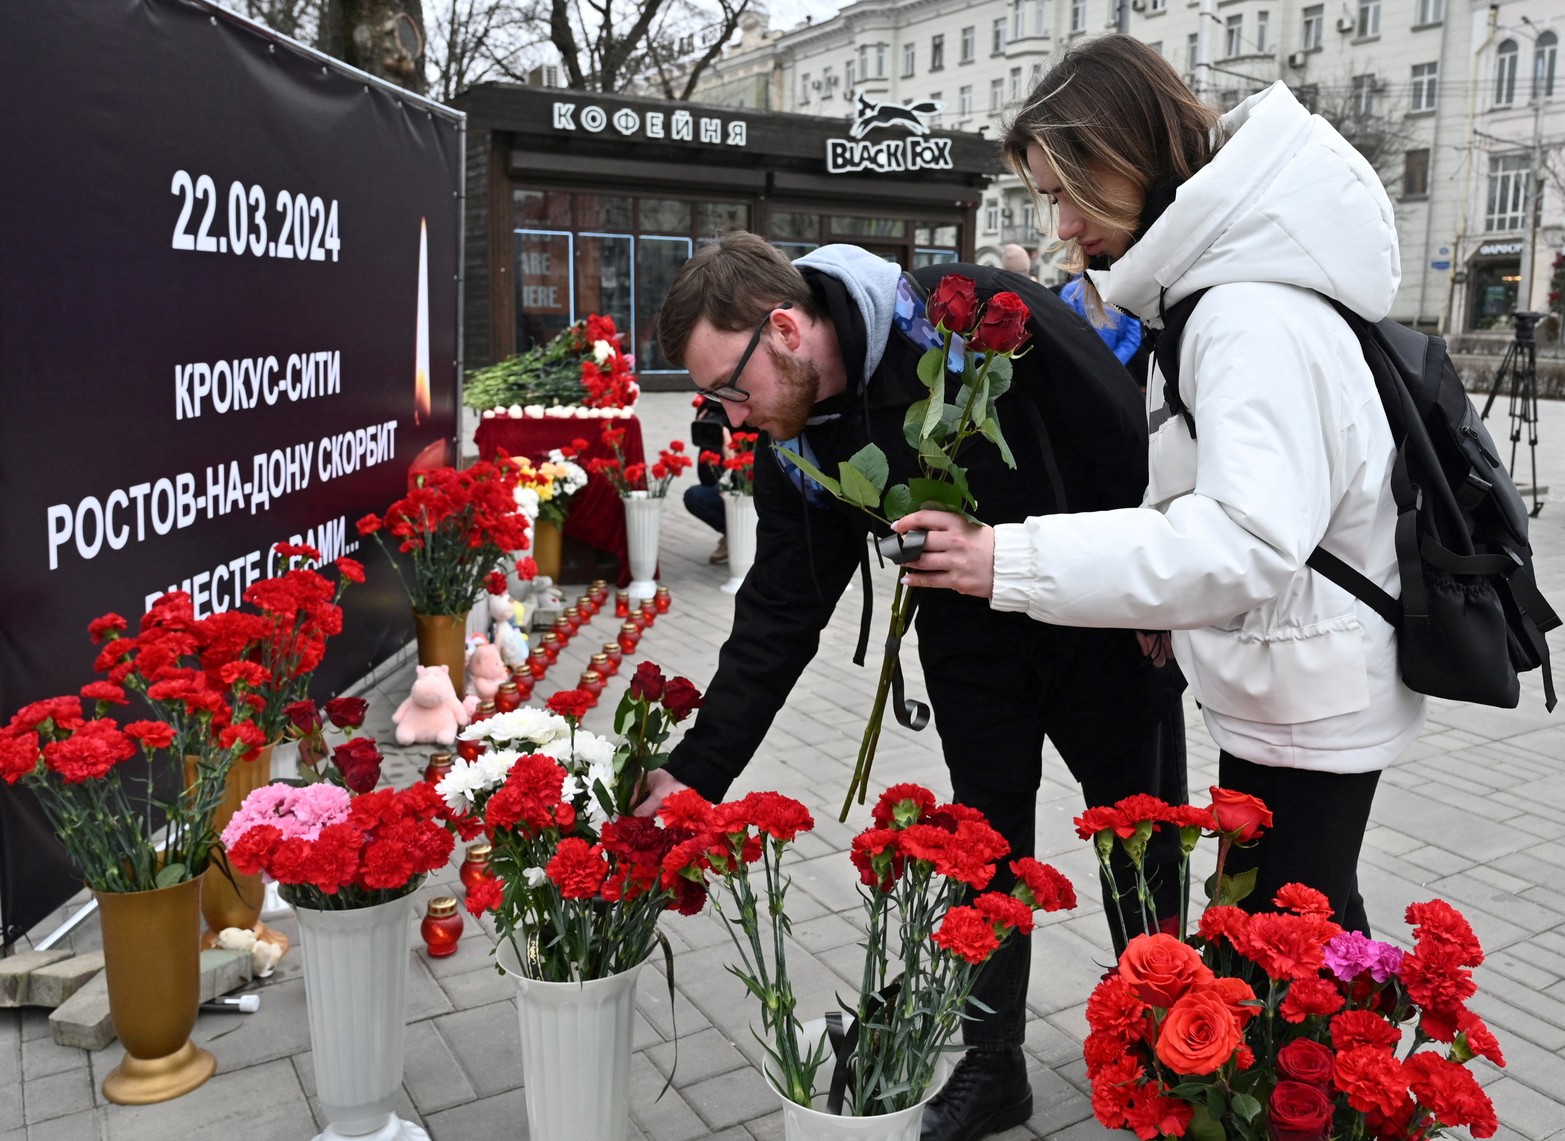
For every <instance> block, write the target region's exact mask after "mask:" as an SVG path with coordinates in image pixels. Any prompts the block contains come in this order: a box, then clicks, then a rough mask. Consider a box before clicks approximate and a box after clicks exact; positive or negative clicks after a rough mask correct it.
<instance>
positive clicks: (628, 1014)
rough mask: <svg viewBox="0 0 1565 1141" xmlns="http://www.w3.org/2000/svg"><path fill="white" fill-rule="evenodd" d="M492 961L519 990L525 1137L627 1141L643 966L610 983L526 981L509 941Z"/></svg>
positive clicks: (610, 979)
mask: <svg viewBox="0 0 1565 1141" xmlns="http://www.w3.org/2000/svg"><path fill="white" fill-rule="evenodd" d="M495 962H496V963H498V964H499V966H500V969H501V970H502V971H504V972H505V973H506V974H508V975H510V976H511V980H512V981H513V982H514V983H515V984H516V1010H517V1016H518V1020H519V1022H520V1023H521V1030H522V1084H523V1089H524V1091H525V1092H526V1095H527V1130H528V1132H527V1135H528V1136H529V1137H538V1138H544V1139H547V1141H625V1136H626V1134H627V1132H628V1131H629V1127H630V1047H631V1044H632V1042H633V1041H634V1039H635V1035H636V1027H635V1014H636V977H637V976H638V975H639V974H640V973H641V966H642V965H641V964H640V963H637V964H636V965H635V966H634V967H632V968H630V970H628V971H622V972H621V973H620V974H617V975H610V976H609V977H608V978H606V979H588V980H586V981H585V982H579V983H550V982H540V981H538V980H537V979H530V978H527V977H526V976H525V975H523V974H522V972H521V965H520V963H519V962H518V960H517V957H516V950H515V948H514V946H513V945H512V943H511V941H510V940H509V939H501V940H500V944H499V946H498V947H497V948H496V950H495Z"/></svg>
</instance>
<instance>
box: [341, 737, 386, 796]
mask: <svg viewBox="0 0 1565 1141" xmlns="http://www.w3.org/2000/svg"><path fill="white" fill-rule="evenodd" d="M331 762H332V764H334V765H336V766H337V771H338V772H339V773H341V774H342V783H343V784H345V785H347V786H348V788H349V789H351V790H352V791H354V792H359V793H364V792H369V791H370V790H371V789H372V788H374V787H375V786H376V785H377V784H379V783H380V762H381V756H380V750H379V749H377V748H376V747H375V742H374V741H373V740H371V739H370V738H368V737H355V738H354V739H353V740H351V741H347V742H344V743H343V744H341V745H338V746H337V747H336V748H335V749H333V750H332V752H331Z"/></svg>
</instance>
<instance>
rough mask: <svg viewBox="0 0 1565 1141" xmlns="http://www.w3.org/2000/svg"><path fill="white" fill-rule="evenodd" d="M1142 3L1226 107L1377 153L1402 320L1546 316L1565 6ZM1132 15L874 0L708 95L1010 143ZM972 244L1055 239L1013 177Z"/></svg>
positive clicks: (1145, 25)
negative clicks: (1077, 51)
mask: <svg viewBox="0 0 1565 1141" xmlns="http://www.w3.org/2000/svg"><path fill="white" fill-rule="evenodd" d="M1128 3H1129V11H1128V12H1126V13H1123V15H1125V16H1126V17H1127V23H1128V30H1129V32H1130V33H1131V34H1132V35H1135V36H1137V37H1139V38H1140V39H1142V40H1145V41H1146V42H1148V43H1150V44H1152V45H1153V46H1154V47H1156V48H1158V50H1160V51H1161V52H1162V53H1163V55H1164V57H1165V58H1167V59H1168V60H1169V61H1170V62H1171V63H1172V64H1173V65H1174V66H1175V67H1176V68H1177V69H1178V70H1179V71H1180V72H1181V74H1183V75H1184V76H1185V77H1186V80H1187V82H1189V83H1190V84H1191V86H1192V87H1193V88H1194V89H1195V90H1197V91H1198V92H1200V93H1201V94H1202V95H1203V97H1205V98H1206V99H1207V100H1208V101H1209V102H1211V103H1212V104H1213V105H1215V106H1218V107H1220V108H1224V109H1226V108H1228V107H1231V106H1233V105H1234V104H1236V103H1238V102H1239V101H1240V100H1242V99H1244V98H1245V97H1246V96H1248V95H1250V94H1252V93H1254V92H1256V91H1259V90H1262V89H1263V88H1265V87H1266V86H1268V85H1269V84H1271V83H1273V82H1275V81H1277V80H1279V79H1281V80H1283V81H1285V82H1286V83H1288V85H1289V86H1290V87H1291V88H1293V90H1294V91H1295V93H1296V94H1297V95H1298V96H1299V98H1300V99H1301V100H1303V101H1304V102H1305V103H1306V104H1307V105H1309V106H1311V107H1312V108H1314V109H1316V110H1318V111H1320V112H1321V113H1322V114H1324V115H1326V116H1327V117H1328V118H1330V119H1331V120H1332V121H1333V122H1334V123H1336V124H1337V125H1338V126H1339V128H1340V129H1341V130H1342V131H1343V132H1344V134H1346V135H1348V137H1349V138H1351V139H1353V140H1354V142H1355V144H1356V145H1358V146H1359V148H1360V149H1361V150H1362V151H1364V153H1365V154H1366V157H1368V158H1370V160H1371V162H1372V163H1373V164H1374V165H1375V168H1376V170H1377V172H1378V173H1379V174H1380V176H1381V178H1382V180H1383V181H1384V183H1385V185H1386V189H1387V192H1388V193H1389V194H1390V196H1391V199H1392V201H1393V203H1394V204H1395V206H1396V211H1397V227H1398V234H1399V238H1400V241H1401V248H1402V264H1403V281H1402V287H1401V289H1400V291H1399V293H1398V296H1397V301H1396V306H1395V309H1394V310H1393V314H1392V315H1393V316H1394V317H1396V318H1398V319H1399V320H1402V321H1405V322H1407V323H1409V324H1416V325H1418V326H1420V327H1423V328H1426V329H1437V328H1438V329H1442V330H1445V331H1448V332H1450V331H1456V332H1462V331H1469V330H1475V331H1480V332H1481V331H1484V330H1489V329H1494V328H1497V326H1498V325H1499V324H1503V323H1504V321H1503V320H1502V319H1501V316H1500V315H1502V314H1508V313H1509V312H1510V310H1511V309H1512V308H1514V307H1515V304H1516V299H1517V298H1518V297H1519V296H1520V297H1528V296H1530V299H1531V303H1532V304H1533V305H1535V306H1539V307H1541V306H1543V305H1544V303H1545V301H1546V297H1547V293H1548V277H1549V266H1550V265H1551V263H1552V260H1553V255H1554V251H1556V250H1558V249H1560V247H1561V243H1562V241H1565V206H1562V202H1561V199H1562V194H1561V183H1562V175H1565V162H1562V159H1561V146H1562V140H1565V75H1561V76H1559V77H1558V78H1556V63H1555V59H1556V54H1557V46H1558V42H1559V37H1560V36H1561V35H1565V6H1562V5H1561V4H1560V3H1559V0H1511V2H1508V3H1502V4H1498V5H1493V6H1490V5H1488V4H1482V3H1475V2H1474V0H1128ZM1119 5H1120V0H980V2H978V3H970V2H966V0H858V2H857V3H853V4H850V5H848V6H847V7H845V8H843V9H842V10H841V11H840V12H839V13H838V14H837V15H836V16H834V17H833V18H831V19H829V20H821V21H817V22H814V23H812V24H807V25H805V26H802V27H798V28H794V29H792V30H791V31H787V32H784V33H782V34H780V35H774V36H773V37H772V38H770V39H768V40H766V41H765V42H757V41H755V40H753V39H752V40H751V42H750V43H749V44H748V45H742V46H740V47H739V48H737V49H736V50H734V51H732V52H730V53H729V54H728V55H727V56H725V58H724V59H723V60H722V61H721V62H720V64H719V65H718V67H717V68H716V69H714V74H713V79H712V83H711V85H710V87H708V88H704V89H702V90H701V91H699V92H698V94H697V96H696V97H697V98H698V99H703V100H704V99H708V98H714V97H715V98H719V99H720V98H721V91H720V88H721V84H722V80H723V78H724V77H725V76H728V75H734V74H736V73H747V74H749V75H755V74H756V73H757V72H760V71H763V70H765V69H766V68H767V67H769V69H770V70H769V74H770V77H771V78H770V83H769V85H768V90H769V92H770V93H771V95H770V97H771V98H774V99H776V100H777V101H778V105H777V106H776V107H775V109H777V110H787V111H798V112H804V113H808V114H815V115H822V116H828V117H832V118H848V117H851V115H852V114H853V109H854V107H855V105H856V100H857V97H858V95H859V94H860V93H863V94H865V95H867V96H869V97H871V98H873V99H876V100H880V101H887V102H892V103H900V104H904V105H906V104H912V103H915V102H929V103H936V104H939V110H938V123H939V125H940V126H941V127H945V128H951V129H955V130H960V131H973V132H977V133H979V134H983V135H985V136H986V137H987V138H989V139H998V137H999V135H1000V132H1001V131H1002V130H1003V125H1004V122H1005V117H1006V113H1007V112H1008V111H1009V110H1011V109H1012V108H1013V107H1014V105H1015V104H1016V103H1017V102H1018V101H1019V100H1020V99H1021V98H1022V97H1023V96H1024V95H1025V94H1026V93H1027V92H1028V91H1030V90H1031V88H1032V87H1033V85H1034V84H1036V82H1037V81H1038V79H1039V78H1040V77H1041V76H1042V74H1043V71H1044V70H1045V68H1046V67H1047V66H1048V63H1049V60H1050V58H1051V56H1053V55H1054V53H1056V52H1057V51H1059V50H1062V49H1063V48H1064V47H1065V46H1067V45H1068V44H1070V43H1071V42H1073V41H1074V40H1075V39H1077V38H1079V37H1082V36H1088V35H1097V34H1101V33H1103V32H1106V31H1113V30H1114V29H1115V27H1116V26H1117V23H1118V21H1119V19H1120V18H1121V15H1122V13H1121V11H1120V7H1119ZM749 89H750V90H752V91H753V90H754V89H755V87H754V85H753V84H752V85H751V86H750V87H749ZM1535 90H1536V92H1537V93H1538V94H1537V98H1536V100H1535V99H1534V97H1533V93H1534V91H1535ZM1539 171H1542V174H1541V175H1540V174H1539V173H1538V172H1539ZM1540 187H1541V194H1540V193H1539V192H1538V190H1539V188H1540ZM1534 211H1536V213H1535V214H1534ZM1529 234H1530V235H1532V237H1531V238H1529ZM975 236H976V248H977V255H978V257H979V258H980V259H981V260H984V261H988V262H997V261H998V258H999V249H1000V247H1001V246H1002V245H1003V244H1005V243H1007V242H1017V243H1020V244H1022V245H1025V246H1028V247H1029V248H1032V249H1036V248H1037V247H1038V246H1039V245H1040V244H1041V243H1043V242H1044V239H1042V238H1041V237H1040V235H1039V231H1038V224H1037V219H1036V215H1035V212H1034V209H1033V205H1032V202H1031V200H1030V196H1029V195H1028V193H1027V191H1026V188H1025V187H1024V186H1023V185H1022V184H1021V182H1020V181H1019V180H1018V179H1016V178H1015V177H1013V176H1011V175H1002V176H1000V177H998V178H996V179H995V180H993V182H992V183H991V184H990V186H989V187H988V188H987V189H986V190H985V192H984V195H983V198H982V201H981V203H980V207H979V212H978V219H977V232H976V235H975ZM1524 250H1526V251H1529V252H1528V254H1527V256H1524ZM1532 267H1535V268H1532ZM1529 278H1530V280H1531V282H1532V287H1531V292H1530V294H1529V293H1528V286H1527V280H1528V279H1529Z"/></svg>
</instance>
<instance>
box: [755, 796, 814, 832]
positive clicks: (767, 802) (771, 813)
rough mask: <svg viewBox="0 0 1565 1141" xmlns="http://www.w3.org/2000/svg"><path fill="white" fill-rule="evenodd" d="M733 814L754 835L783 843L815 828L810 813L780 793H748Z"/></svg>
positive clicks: (795, 801)
mask: <svg viewBox="0 0 1565 1141" xmlns="http://www.w3.org/2000/svg"><path fill="white" fill-rule="evenodd" d="M737 812H738V813H739V814H740V815H741V817H742V818H743V819H744V820H746V821H747V822H748V823H750V824H752V825H754V827H755V829H756V830H757V831H759V832H764V833H766V834H767V835H768V836H770V837H771V838H772V839H774V840H780V841H783V842H784V843H786V842H788V841H791V840H792V839H793V838H794V837H795V836H797V835H798V834H799V833H800V832H808V831H809V830H810V829H811V828H814V827H815V820H814V818H813V817H812V816H811V815H810V810H809V809H808V808H805V807H804V805H802V804H800V803H799V802H798V801H797V800H794V799H793V798H791V797H787V796H784V795H782V793H780V792H752V793H750V794H749V795H748V796H746V797H745V798H744V799H743V800H741V801H739V803H738V806H737Z"/></svg>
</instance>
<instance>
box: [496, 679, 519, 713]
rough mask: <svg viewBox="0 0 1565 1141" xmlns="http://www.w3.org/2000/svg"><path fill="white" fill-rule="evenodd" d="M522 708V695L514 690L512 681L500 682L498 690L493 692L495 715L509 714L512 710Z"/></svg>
mask: <svg viewBox="0 0 1565 1141" xmlns="http://www.w3.org/2000/svg"><path fill="white" fill-rule="evenodd" d="M521 707H522V694H521V691H520V690H519V689H517V688H516V683H515V682H514V681H502V682H501V683H500V688H499V689H498V690H496V691H495V695H494V708H495V712H496V713H509V712H511V710H513V709H520V708H521Z"/></svg>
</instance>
